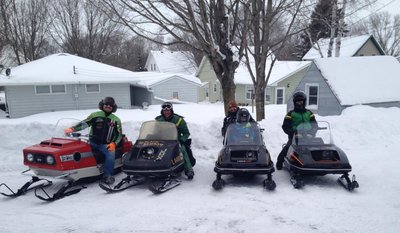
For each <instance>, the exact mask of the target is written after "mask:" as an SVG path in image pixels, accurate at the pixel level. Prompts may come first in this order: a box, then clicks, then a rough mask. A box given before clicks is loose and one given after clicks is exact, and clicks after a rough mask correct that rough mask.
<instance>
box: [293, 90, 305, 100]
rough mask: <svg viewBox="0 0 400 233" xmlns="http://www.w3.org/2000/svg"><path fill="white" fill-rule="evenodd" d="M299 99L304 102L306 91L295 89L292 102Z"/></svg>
mask: <svg viewBox="0 0 400 233" xmlns="http://www.w3.org/2000/svg"><path fill="white" fill-rule="evenodd" d="M299 100H303V101H304V102H305V101H306V100H307V96H306V93H304V91H296V92H295V93H294V94H293V103H294V102H296V101H299Z"/></svg>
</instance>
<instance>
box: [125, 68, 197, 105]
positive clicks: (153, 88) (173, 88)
mask: <svg viewBox="0 0 400 233" xmlns="http://www.w3.org/2000/svg"><path fill="white" fill-rule="evenodd" d="M135 84H136V86H139V87H143V88H145V89H146V90H148V91H149V92H151V93H152V101H151V104H161V103H163V102H165V101H170V102H175V103H180V102H192V103H197V102H198V100H199V88H200V86H201V83H200V80H199V79H198V78H196V77H194V76H193V75H182V74H179V75H178V74H162V75H159V76H154V77H148V78H145V79H141V81H139V82H136V83H135ZM132 95H133V96H134V99H138V98H140V95H142V94H141V92H138V91H133V92H132Z"/></svg>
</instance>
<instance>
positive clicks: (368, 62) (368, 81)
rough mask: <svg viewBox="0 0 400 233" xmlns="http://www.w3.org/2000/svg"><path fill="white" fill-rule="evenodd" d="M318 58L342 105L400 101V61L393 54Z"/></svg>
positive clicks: (323, 72) (318, 64)
mask: <svg viewBox="0 0 400 233" xmlns="http://www.w3.org/2000/svg"><path fill="white" fill-rule="evenodd" d="M314 62H315V64H316V65H317V67H318V68H319V70H320V71H321V73H322V75H323V76H324V78H325V79H326V81H327V83H328V85H329V86H330V87H331V89H332V90H333V92H334V93H335V95H336V97H337V98H338V99H339V101H340V103H341V104H342V105H356V104H367V103H380V102H391V101H400V94H399V86H400V78H399V74H400V64H399V62H398V61H397V60H396V58H394V57H392V56H368V57H343V58H320V59H315V60H314Z"/></svg>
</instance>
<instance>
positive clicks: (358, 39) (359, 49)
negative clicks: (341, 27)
mask: <svg viewBox="0 0 400 233" xmlns="http://www.w3.org/2000/svg"><path fill="white" fill-rule="evenodd" d="M335 42H336V39H335V40H334V44H333V51H332V56H334V54H335V51H334V50H335ZM317 47H319V48H320V50H321V53H322V55H321V53H320V52H319V50H318V49H316V48H317ZM328 48H329V38H321V39H319V40H318V42H317V43H315V44H314V45H313V47H312V48H311V49H310V50H309V51H308V52H307V53H306V54H305V55H304V56H303V60H312V59H316V58H323V57H328V56H327V55H328ZM379 55H386V54H385V51H384V50H383V49H382V47H381V45H380V44H379V43H378V41H377V40H376V39H375V37H374V36H372V35H362V36H351V37H342V38H341V46H340V57H361V56H379Z"/></svg>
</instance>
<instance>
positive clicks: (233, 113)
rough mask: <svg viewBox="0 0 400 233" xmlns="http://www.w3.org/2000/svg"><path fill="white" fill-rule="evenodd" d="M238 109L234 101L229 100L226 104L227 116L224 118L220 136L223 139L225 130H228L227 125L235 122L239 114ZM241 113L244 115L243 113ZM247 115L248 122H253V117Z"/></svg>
mask: <svg viewBox="0 0 400 233" xmlns="http://www.w3.org/2000/svg"><path fill="white" fill-rule="evenodd" d="M239 110H240V108H239V107H238V105H237V103H236V101H235V100H231V101H229V103H228V115H227V116H226V117H225V118H224V122H223V125H222V128H221V135H222V136H223V137H225V133H226V129H227V128H228V125H229V124H231V123H235V122H236V120H237V115H238V112H239ZM243 113H245V112H244V111H243ZM247 113H248V121H249V122H255V121H254V119H253V117H251V115H250V113H249V112H248V111H247Z"/></svg>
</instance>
